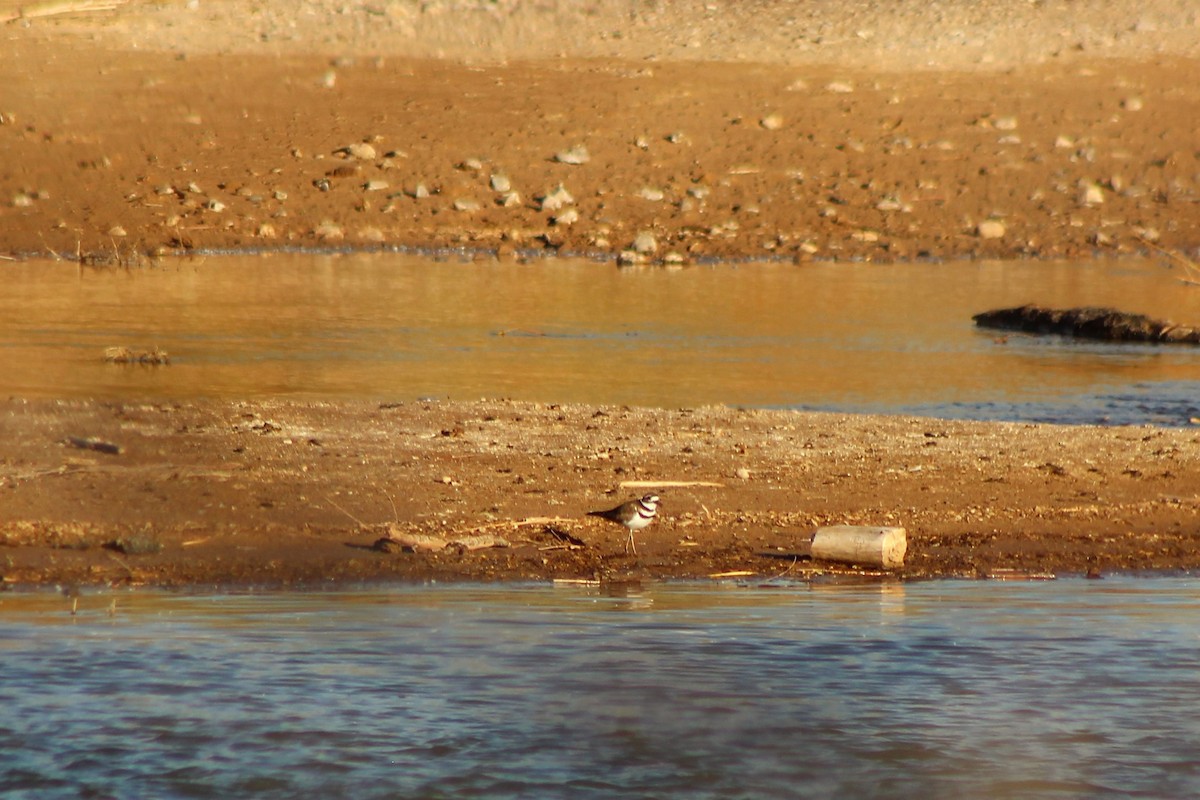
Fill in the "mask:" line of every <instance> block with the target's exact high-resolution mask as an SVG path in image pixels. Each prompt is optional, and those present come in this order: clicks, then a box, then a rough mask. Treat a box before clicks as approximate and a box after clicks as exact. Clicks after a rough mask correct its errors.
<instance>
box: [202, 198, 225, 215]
mask: <svg viewBox="0 0 1200 800" xmlns="http://www.w3.org/2000/svg"><path fill="white" fill-rule="evenodd" d="M206 207H207V208H208V210H209V211H215V212H216V213H218V214H220V213H221V212H222V211H224V210H225V204H224V203H222V202H221V201H220V200H209V201H208V203H207V204H206Z"/></svg>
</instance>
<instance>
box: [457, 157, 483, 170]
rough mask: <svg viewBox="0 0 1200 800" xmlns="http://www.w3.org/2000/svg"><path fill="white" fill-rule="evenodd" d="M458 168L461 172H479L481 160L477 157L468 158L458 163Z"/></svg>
mask: <svg viewBox="0 0 1200 800" xmlns="http://www.w3.org/2000/svg"><path fill="white" fill-rule="evenodd" d="M458 168H459V169H461V170H462V171H463V172H479V171H480V170H481V169H483V162H482V161H480V160H479V159H478V158H468V159H467V160H466V161H463V162H461V163H459V165H458Z"/></svg>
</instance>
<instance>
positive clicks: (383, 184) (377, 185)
mask: <svg viewBox="0 0 1200 800" xmlns="http://www.w3.org/2000/svg"><path fill="white" fill-rule="evenodd" d="M386 188H388V182H387V181H380V180H374V181H367V182H366V183H364V184H363V189H365V190H366V191H368V192H382V191H383V190H384V189H386Z"/></svg>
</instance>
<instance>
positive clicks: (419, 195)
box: [408, 183, 429, 200]
mask: <svg viewBox="0 0 1200 800" xmlns="http://www.w3.org/2000/svg"><path fill="white" fill-rule="evenodd" d="M408 194H409V196H411V197H413V198H415V199H417V200H424V199H425V198H426V197H429V189H428V188H426V186H425V184H423V183H418V184H417V185H416V186H414V187H413V188H412V191H410V192H409V193H408Z"/></svg>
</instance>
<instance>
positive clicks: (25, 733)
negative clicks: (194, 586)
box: [0, 578, 1200, 798]
mask: <svg viewBox="0 0 1200 800" xmlns="http://www.w3.org/2000/svg"><path fill="white" fill-rule="evenodd" d="M635 597H636V599H637V600H638V603H637V604H634V603H631V602H626V601H627V600H631V599H634V598H635ZM1198 600H1200V584H1198V583H1197V581H1196V580H1195V579H1182V578H1181V579H1158V580H1154V581H1138V580H1136V579H1129V578H1118V579H1110V580H1105V581H1084V580H1070V581H1058V582H1055V583H1052V584H1036V585H1028V584H1026V585H1019V584H987V583H976V582H971V583H966V582H963V583H955V582H941V583H925V584H909V585H904V586H897V585H884V586H857V587H850V586H838V587H819V588H815V587H801V586H792V587H784V588H780V587H777V588H775V589H773V590H770V591H765V590H759V589H753V588H740V587H734V586H719V587H711V586H703V587H701V586H693V585H675V584H648V585H646V586H643V587H642V588H641V589H639V590H637V591H636V592H631V593H630V597H629V598H614V597H612V596H609V595H606V594H605V593H604V592H602V591H601V590H599V589H596V588H577V587H576V588H569V589H563V588H558V589H554V588H549V587H545V586H517V587H511V586H510V587H479V586H457V587H432V588H425V587H405V588H400V589H392V590H387V591H361V592H342V593H335V594H321V595H261V596H236V595H231V596H221V597H205V596H191V597H189V596H183V595H163V594H150V593H147V594H135V595H120V596H117V601H118V602H117V607H116V611H115V613H112V614H110V613H109V609H110V606H111V596H93V595H85V596H84V597H83V598H81V605H80V611H79V613H78V614H77V615H76V616H75V617H71V616H70V613H69V604H68V603H67V601H66V600H65V599H63V598H61V597H46V596H41V597H38V598H35V599H33V600H29V599H28V598H26V597H15V598H14V597H13V596H11V595H10V596H6V597H4V598H3V599H2V601H0V653H3V659H4V665H5V680H4V681H3V682H0V709H3V710H2V711H0V747H2V748H3V750H4V753H5V759H4V760H3V761H2V762H0V792H16V795H15V796H21V794H22V793H24V794H25V795H26V796H37V797H54V796H63V797H67V796H70V797H76V796H80V795H81V794H90V795H95V796H122V797H133V796H181V795H186V796H194V797H228V796H234V795H236V796H247V795H253V796H263V797H294V796H332V795H336V796H355V797H398V796H399V797H529V796H554V797H559V796H564V795H567V794H570V795H571V796H578V797H585V798H587V797H597V798H599V797H614V796H622V797H630V796H639V797H640V796H658V797H700V798H705V797H713V798H716V797H756V798H758V797H763V798H770V797H795V796H805V797H910V796H913V797H915V796H922V797H1039V798H1040V797H1097V796H1134V795H1135V796H1155V797H1186V796H1194V795H1195V794H1196V791H1197V790H1198V789H1200V756H1198V755H1197V753H1200V722H1198V721H1197V719H1196V716H1195V715H1194V714H1190V713H1187V711H1188V709H1191V708H1194V707H1195V706H1196V704H1197V702H1200V673H1197V671H1196V668H1195V667H1196V664H1197V663H1200V639H1198V638H1197V636H1196V630H1198V629H1200V603H1198V602H1197V601H1198Z"/></svg>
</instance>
